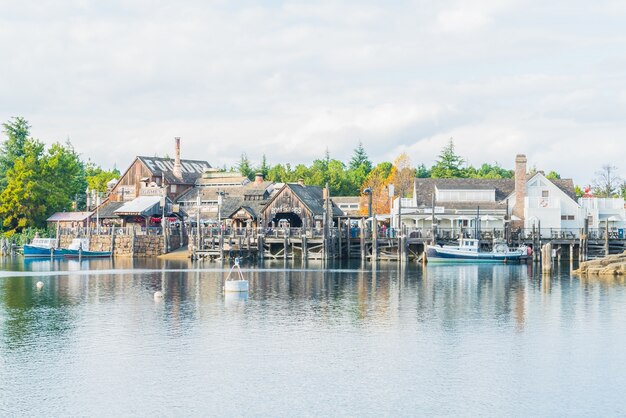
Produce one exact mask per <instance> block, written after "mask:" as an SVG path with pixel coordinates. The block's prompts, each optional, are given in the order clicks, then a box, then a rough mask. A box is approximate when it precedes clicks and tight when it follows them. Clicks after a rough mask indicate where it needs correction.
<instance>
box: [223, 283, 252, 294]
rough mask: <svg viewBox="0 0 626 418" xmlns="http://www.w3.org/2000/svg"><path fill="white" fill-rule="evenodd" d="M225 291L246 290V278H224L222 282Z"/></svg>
mask: <svg viewBox="0 0 626 418" xmlns="http://www.w3.org/2000/svg"><path fill="white" fill-rule="evenodd" d="M224 291H225V292H247V291H248V281H247V280H226V281H225V282H224Z"/></svg>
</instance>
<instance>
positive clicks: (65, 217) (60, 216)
mask: <svg viewBox="0 0 626 418" xmlns="http://www.w3.org/2000/svg"><path fill="white" fill-rule="evenodd" d="M93 213H94V212H57V213H55V214H54V215H52V216H50V217H49V218H48V219H46V221H47V222H82V221H84V220H86V219H87V218H89V217H90V216H91V215H92V214H93Z"/></svg>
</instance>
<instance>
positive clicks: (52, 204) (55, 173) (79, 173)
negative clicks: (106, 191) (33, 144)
mask: <svg viewBox="0 0 626 418" xmlns="http://www.w3.org/2000/svg"><path fill="white" fill-rule="evenodd" d="M42 175H43V177H44V179H43V181H44V183H45V184H46V188H47V190H48V193H47V195H46V206H47V208H48V212H49V214H52V213H54V212H57V211H71V210H72V209H73V208H72V203H73V201H74V199H75V198H81V199H82V197H83V193H84V192H85V189H87V184H88V183H87V177H86V173H85V165H84V163H83V162H82V161H81V159H80V156H79V155H78V153H77V152H76V150H75V149H74V147H73V146H72V144H71V142H70V141H69V140H68V141H66V143H65V144H64V145H62V144H60V143H55V144H53V145H52V146H51V147H50V149H49V150H48V152H47V153H46V154H45V156H44V158H43V164H42Z"/></svg>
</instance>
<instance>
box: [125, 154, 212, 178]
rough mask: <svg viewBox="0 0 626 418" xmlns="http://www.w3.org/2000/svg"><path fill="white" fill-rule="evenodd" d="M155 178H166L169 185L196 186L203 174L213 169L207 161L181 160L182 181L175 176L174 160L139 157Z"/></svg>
mask: <svg viewBox="0 0 626 418" xmlns="http://www.w3.org/2000/svg"><path fill="white" fill-rule="evenodd" d="M137 158H138V159H139V160H140V161H141V162H142V163H143V164H144V165H145V166H146V167H148V169H149V170H150V171H151V172H152V173H153V175H154V176H161V175H163V177H165V182H166V183H167V184H194V183H195V182H196V180H197V179H198V178H200V177H202V173H204V171H205V170H207V169H208V168H210V167H211V165H210V164H209V163H208V162H207V161H203V160H182V159H181V160H180V171H181V174H182V177H183V178H182V180H181V179H179V178H177V177H176V176H175V175H174V171H173V170H174V159H173V158H161V157H144V156H138V157H137Z"/></svg>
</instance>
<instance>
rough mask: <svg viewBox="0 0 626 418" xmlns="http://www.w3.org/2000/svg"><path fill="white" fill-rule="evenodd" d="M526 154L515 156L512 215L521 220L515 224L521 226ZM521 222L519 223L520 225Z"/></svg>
mask: <svg viewBox="0 0 626 418" xmlns="http://www.w3.org/2000/svg"><path fill="white" fill-rule="evenodd" d="M527 161H528V160H526V156H525V155H524V154H517V156H516V157H515V204H514V205H513V215H515V216H517V217H518V218H520V219H521V220H522V221H521V222H520V221H518V222H517V226H519V227H523V221H524V214H525V211H524V198H525V197H526V162H527ZM520 223H521V225H520Z"/></svg>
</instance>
